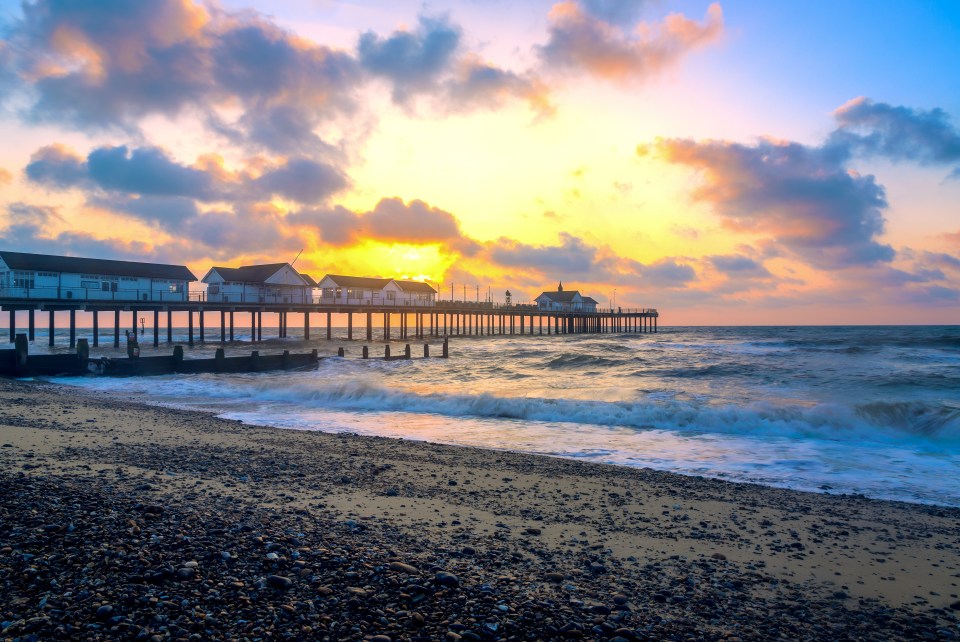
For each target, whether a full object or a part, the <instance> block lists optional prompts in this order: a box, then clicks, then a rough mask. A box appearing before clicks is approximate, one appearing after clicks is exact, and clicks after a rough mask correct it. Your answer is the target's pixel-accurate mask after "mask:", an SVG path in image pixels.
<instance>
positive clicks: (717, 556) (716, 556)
mask: <svg viewBox="0 0 960 642" xmlns="http://www.w3.org/2000/svg"><path fill="white" fill-rule="evenodd" d="M710 557H712V558H713V559H715V560H720V561H721V562H723V561H726V559H727V556H726V555H724V554H723V553H714V554H713V555H711V556H710Z"/></svg>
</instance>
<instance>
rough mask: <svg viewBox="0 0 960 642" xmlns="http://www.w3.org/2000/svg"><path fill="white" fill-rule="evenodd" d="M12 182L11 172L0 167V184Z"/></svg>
mask: <svg viewBox="0 0 960 642" xmlns="http://www.w3.org/2000/svg"><path fill="white" fill-rule="evenodd" d="M12 182H13V174H11V173H10V172H8V171H7V170H5V169H3V168H2V167H0V186H3V185H9V184H10V183H12Z"/></svg>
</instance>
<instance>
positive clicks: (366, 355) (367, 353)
mask: <svg viewBox="0 0 960 642" xmlns="http://www.w3.org/2000/svg"><path fill="white" fill-rule="evenodd" d="M362 356H363V358H364V359H369V358H370V348H369V347H367V346H363V353H362Z"/></svg>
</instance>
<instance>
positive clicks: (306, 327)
mask: <svg viewBox="0 0 960 642" xmlns="http://www.w3.org/2000/svg"><path fill="white" fill-rule="evenodd" d="M303 340H304V341H309V340H310V313H309V312H304V313H303Z"/></svg>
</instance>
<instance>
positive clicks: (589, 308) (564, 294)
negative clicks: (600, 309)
mask: <svg viewBox="0 0 960 642" xmlns="http://www.w3.org/2000/svg"><path fill="white" fill-rule="evenodd" d="M534 301H535V302H536V304H537V307H538V308H539V309H541V310H552V311H557V312H596V311H597V302H596V301H595V300H594V299H592V298H590V297H585V296H582V295H581V294H580V291H579V290H573V291H570V290H566V291H565V290H564V289H563V281H561V282H560V283H559V284H558V285H557V290H556V292H542V293H541V294H540V296H538V297H537V298H536V299H534Z"/></svg>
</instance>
